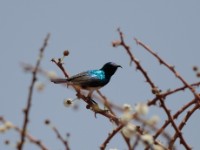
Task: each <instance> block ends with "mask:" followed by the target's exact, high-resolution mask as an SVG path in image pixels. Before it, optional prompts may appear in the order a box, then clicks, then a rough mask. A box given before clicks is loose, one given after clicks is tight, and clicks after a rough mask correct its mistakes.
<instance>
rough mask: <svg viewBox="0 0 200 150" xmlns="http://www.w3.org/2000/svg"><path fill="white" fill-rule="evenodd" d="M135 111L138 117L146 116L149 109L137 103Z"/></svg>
mask: <svg viewBox="0 0 200 150" xmlns="http://www.w3.org/2000/svg"><path fill="white" fill-rule="evenodd" d="M135 111H136V113H138V114H139V115H146V114H147V113H148V112H149V107H148V106H147V104H145V103H138V104H137V105H136V106H135Z"/></svg>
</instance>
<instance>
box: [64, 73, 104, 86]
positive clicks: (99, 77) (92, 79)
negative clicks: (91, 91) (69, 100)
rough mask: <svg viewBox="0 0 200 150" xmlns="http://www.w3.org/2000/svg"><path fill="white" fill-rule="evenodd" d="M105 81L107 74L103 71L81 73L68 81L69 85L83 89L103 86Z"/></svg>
mask: <svg viewBox="0 0 200 150" xmlns="http://www.w3.org/2000/svg"><path fill="white" fill-rule="evenodd" d="M104 80H105V73H104V71H101V70H90V71H86V72H82V73H79V74H77V75H74V76H72V77H70V78H68V79H67V81H68V83H71V84H74V85H80V86H83V87H90V86H91V87H95V86H102V84H103V83H104Z"/></svg>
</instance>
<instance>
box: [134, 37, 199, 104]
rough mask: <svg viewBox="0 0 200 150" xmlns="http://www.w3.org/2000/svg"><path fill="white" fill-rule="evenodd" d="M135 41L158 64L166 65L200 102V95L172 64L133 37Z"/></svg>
mask: <svg viewBox="0 0 200 150" xmlns="http://www.w3.org/2000/svg"><path fill="white" fill-rule="evenodd" d="M135 41H136V43H137V44H138V45H140V46H142V47H143V48H144V49H145V50H147V51H148V52H149V53H150V54H152V55H153V56H154V57H155V58H156V59H157V60H158V61H159V62H160V64H163V65H164V66H166V67H167V68H168V69H169V70H170V71H171V72H172V73H173V74H174V75H175V76H176V77H177V78H178V79H179V80H180V81H181V82H182V83H183V84H184V85H185V86H186V87H188V89H189V90H190V91H191V92H192V93H193V95H194V96H195V98H196V100H197V102H198V103H199V104H200V96H199V94H197V93H196V91H195V89H194V88H193V87H192V86H191V85H190V84H189V83H187V82H186V81H185V79H184V78H183V77H182V76H181V75H180V74H179V73H178V72H177V71H176V70H175V67H174V66H171V65H169V64H168V63H166V62H165V61H164V60H163V59H162V58H161V57H160V56H158V55H157V54H156V53H155V52H154V51H153V50H151V49H150V48H149V47H148V46H146V45H145V44H144V43H143V42H141V41H140V40H138V39H136V38H135Z"/></svg>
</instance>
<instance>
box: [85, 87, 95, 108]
mask: <svg viewBox="0 0 200 150" xmlns="http://www.w3.org/2000/svg"><path fill="white" fill-rule="evenodd" d="M93 92H94V90H91V91H89V93H88V95H87V98H88V99H89V101H90V102H92V104H95V105H97V102H95V101H94V100H93V99H92V93H93Z"/></svg>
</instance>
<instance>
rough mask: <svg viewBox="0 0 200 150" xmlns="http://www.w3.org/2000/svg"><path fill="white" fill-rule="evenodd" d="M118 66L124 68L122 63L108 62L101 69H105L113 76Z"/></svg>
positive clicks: (108, 74)
mask: <svg viewBox="0 0 200 150" xmlns="http://www.w3.org/2000/svg"><path fill="white" fill-rule="evenodd" d="M118 67H120V68H122V66H120V65H117V64H115V63H113V62H108V63H106V64H105V65H104V66H103V67H102V68H101V70H103V71H104V72H105V74H106V75H107V76H108V77H111V76H112V75H113V74H114V73H115V72H116V70H117V68H118Z"/></svg>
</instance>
